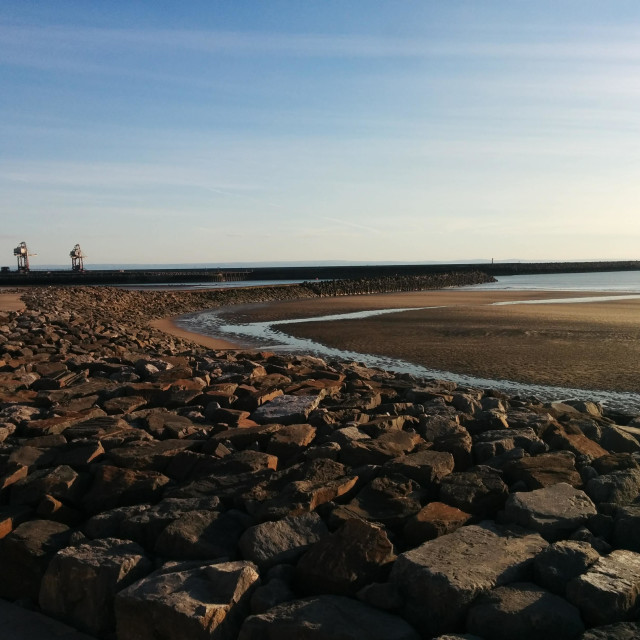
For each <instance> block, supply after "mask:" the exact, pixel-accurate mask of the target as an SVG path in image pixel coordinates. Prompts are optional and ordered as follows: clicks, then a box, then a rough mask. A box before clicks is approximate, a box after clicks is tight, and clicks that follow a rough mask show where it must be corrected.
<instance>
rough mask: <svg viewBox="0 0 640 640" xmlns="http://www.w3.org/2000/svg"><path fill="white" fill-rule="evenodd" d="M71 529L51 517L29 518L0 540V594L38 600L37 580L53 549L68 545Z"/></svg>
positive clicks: (38, 582)
mask: <svg viewBox="0 0 640 640" xmlns="http://www.w3.org/2000/svg"><path fill="white" fill-rule="evenodd" d="M70 537H71V529H69V527H67V526H66V525H64V524H60V523H58V522H52V521H51V520H30V521H29V522H25V523H23V524H21V525H20V526H18V527H16V528H15V529H14V530H13V531H12V532H11V533H10V534H9V535H7V536H6V537H5V538H3V539H2V541H0V566H1V567H2V580H0V597H2V598H8V599H9V600H16V599H19V598H31V600H33V601H34V602H37V600H38V594H39V592H40V582H41V580H42V576H43V575H44V572H45V570H46V568H47V566H48V565H49V562H50V560H51V558H52V557H53V556H54V555H55V553H56V552H57V551H59V550H60V549H62V548H63V547H66V546H67V545H68V544H69V538H70Z"/></svg>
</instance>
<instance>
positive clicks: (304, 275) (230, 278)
mask: <svg viewBox="0 0 640 640" xmlns="http://www.w3.org/2000/svg"><path fill="white" fill-rule="evenodd" d="M453 271H456V272H467V271H482V272H484V273H487V274H489V275H492V276H514V275H532V274H547V273H589V272H602V271H640V261H637V260H632V261H629V260H627V261H606V262H508V263H507V262H502V263H484V264H482V263H473V264H464V263H460V264H390V265H387V264H385V265H357V266H355V265H335V266H316V267H259V268H254V269H216V268H210V269H122V270H115V269H111V270H93V269H90V268H89V269H86V270H84V271H73V270H59V271H38V270H33V269H32V270H31V271H28V272H17V271H2V272H1V273H0V286H24V285H83V284H84V285H95V284H102V285H136V284H168V285H171V284H174V285H175V284H179V283H189V282H212V283H213V282H247V283H249V282H252V281H263V280H267V281H269V280H275V281H277V280H316V279H318V280H354V279H360V278H381V277H388V276H413V275H428V274H437V273H446V272H453Z"/></svg>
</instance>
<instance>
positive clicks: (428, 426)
mask: <svg viewBox="0 0 640 640" xmlns="http://www.w3.org/2000/svg"><path fill="white" fill-rule="evenodd" d="M417 430H418V433H419V434H420V435H421V436H422V437H423V438H424V439H425V440H426V441H427V442H432V443H433V449H434V450H435V451H448V452H449V453H450V454H451V455H452V456H453V459H454V460H455V466H456V469H458V470H459V471H462V470H464V469H466V468H467V467H469V466H470V465H471V464H472V456H471V447H472V444H473V443H472V440H471V435H470V434H469V432H468V431H467V430H466V429H465V428H464V427H463V426H461V425H460V423H459V422H458V421H457V416H456V418H455V419H453V418H451V417H449V416H441V415H425V416H421V417H420V424H419V425H418V429H417Z"/></svg>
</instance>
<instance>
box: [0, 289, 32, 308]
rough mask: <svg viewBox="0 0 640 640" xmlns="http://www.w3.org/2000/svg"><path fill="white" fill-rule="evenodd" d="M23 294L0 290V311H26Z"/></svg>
mask: <svg viewBox="0 0 640 640" xmlns="http://www.w3.org/2000/svg"><path fill="white" fill-rule="evenodd" d="M21 296H22V293H21V292H18V293H16V292H15V290H13V291H3V290H2V289H0V311H22V310H24V309H26V305H25V303H24V302H23V301H22V297H21Z"/></svg>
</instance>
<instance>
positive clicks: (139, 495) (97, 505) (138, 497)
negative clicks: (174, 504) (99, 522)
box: [83, 465, 169, 513]
mask: <svg viewBox="0 0 640 640" xmlns="http://www.w3.org/2000/svg"><path fill="white" fill-rule="evenodd" d="M168 483H169V478H167V476H165V475H163V474H161V473H158V472H157V471H133V470H130V469H119V468H118V467H112V466H109V465H105V466H102V467H98V468H97V469H96V473H95V476H94V478H93V484H92V486H91V488H90V490H89V491H88V493H87V494H86V495H85V497H84V500H83V503H84V507H85V509H86V510H87V511H88V512H90V513H98V512H99V511H105V510H107V509H113V508H114V507H120V506H128V505H134V504H139V503H144V502H152V503H153V502H158V501H159V500H160V498H161V497H162V493H163V491H164V488H165V486H166V485H167V484H168Z"/></svg>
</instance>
